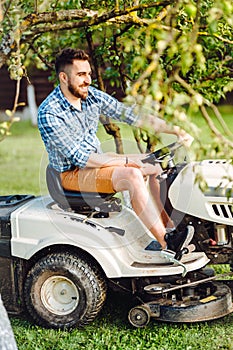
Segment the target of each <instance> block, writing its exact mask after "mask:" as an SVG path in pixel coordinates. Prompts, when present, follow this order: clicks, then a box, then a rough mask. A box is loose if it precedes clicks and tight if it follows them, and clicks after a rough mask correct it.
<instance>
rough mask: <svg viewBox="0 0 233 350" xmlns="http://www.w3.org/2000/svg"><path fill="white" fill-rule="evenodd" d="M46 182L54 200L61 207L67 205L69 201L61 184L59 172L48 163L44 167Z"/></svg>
mask: <svg viewBox="0 0 233 350" xmlns="http://www.w3.org/2000/svg"><path fill="white" fill-rule="evenodd" d="M46 183H47V187H48V190H49V194H50V196H51V197H52V198H53V200H54V201H55V202H57V203H58V204H61V205H62V206H63V207H69V202H68V200H67V198H66V196H65V191H64V189H63V187H62V184H61V179H60V175H59V172H58V171H57V170H55V169H54V168H52V167H51V166H50V165H48V166H47V169H46Z"/></svg>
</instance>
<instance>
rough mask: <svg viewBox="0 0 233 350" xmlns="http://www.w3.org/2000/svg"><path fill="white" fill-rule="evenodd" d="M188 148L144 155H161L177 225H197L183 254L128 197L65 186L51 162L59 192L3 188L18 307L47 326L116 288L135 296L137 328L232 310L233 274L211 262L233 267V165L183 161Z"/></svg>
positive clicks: (2, 221)
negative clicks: (160, 237) (160, 238)
mask: <svg viewBox="0 0 233 350" xmlns="http://www.w3.org/2000/svg"><path fill="white" fill-rule="evenodd" d="M180 150H181V148H180V145H179V144H178V143H172V144H170V145H168V146H166V147H162V148H161V149H160V150H157V151H155V152H153V153H151V154H149V155H145V159H144V160H143V162H149V163H152V164H155V163H161V166H162V168H163V172H162V174H161V175H160V177H159V180H160V185H161V200H162V202H163V203H164V206H165V208H166V210H167V212H168V213H169V215H170V216H171V218H172V219H173V221H174V223H175V225H176V227H177V229H178V230H182V229H183V228H184V227H186V226H187V225H191V226H193V227H194V230H195V234H194V238H193V240H192V242H191V245H190V247H191V248H190V247H189V249H184V251H183V255H182V258H181V259H180V260H176V259H175V254H174V253H173V252H171V251H167V250H161V249H159V247H158V242H156V241H155V239H154V238H153V236H152V235H151V233H150V231H149V230H148V229H147V228H146V227H145V226H144V224H143V223H142V222H141V221H140V219H139V218H138V216H137V215H136V214H135V213H134V211H133V210H132V208H131V207H130V206H129V205H126V204H125V203H124V201H123V200H122V198H120V197H119V196H117V195H116V194H103V193H102V194H98V193H90V192H86V193H80V192H71V191H65V190H64V189H63V188H62V186H61V182H60V177H59V174H58V173H57V172H56V170H54V169H52V168H51V167H50V166H48V167H47V171H46V180H47V186H48V190H49V195H44V196H38V197H35V196H33V195H27V194H25V195H21V194H20V195H19V194H13V195H6V196H2V197H0V262H1V263H0V286H1V296H2V299H3V302H4V305H5V307H6V309H7V311H8V313H9V314H20V313H24V314H25V315H27V316H28V317H30V318H31V319H32V321H33V323H35V324H38V325H40V326H43V327H51V328H60V329H69V328H73V327H81V326H85V325H87V324H89V323H90V322H92V321H93V320H94V319H95V317H96V316H97V315H98V314H99V312H100V310H101V309H102V307H103V306H104V304H105V301H106V297H107V295H108V293H109V292H110V291H111V290H113V291H114V292H117V293H118V295H119V298H121V294H122V295H123V294H125V293H126V294H127V295H129V296H130V299H131V302H132V303H131V306H130V307H129V311H128V321H129V323H130V324H131V325H133V326H135V327H145V326H146V325H147V324H148V322H149V321H150V319H151V318H153V319H155V320H158V321H166V322H197V321H206V320H213V319H217V318H220V317H223V316H225V315H228V314H230V313H231V312H232V310H233V306H232V291H231V290H232V287H233V286H232V283H231V280H225V279H224V280H223V278H222V279H221V278H220V280H219V276H218V275H216V274H215V272H214V269H213V268H211V267H209V266H210V265H214V264H229V266H233V243H232V242H233V238H232V237H233V195H232V177H233V167H232V164H231V162H230V161H226V160H221V159H220V160H203V161H195V162H192V161H188V160H187V157H183V158H182V157H181V158H182V159H181V160H180V157H177V154H178V153H179V152H180ZM178 158H179V159H178ZM197 174H199V177H200V176H201V177H202V178H203V179H204V181H205V184H206V186H205V188H204V189H203V188H202V189H200V185H199V183H198V181H196V180H197ZM200 174H201V175H200ZM194 248H195V249H194ZM229 274H231V273H229Z"/></svg>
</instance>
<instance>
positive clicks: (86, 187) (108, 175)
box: [60, 167, 116, 193]
mask: <svg viewBox="0 0 233 350" xmlns="http://www.w3.org/2000/svg"><path fill="white" fill-rule="evenodd" d="M114 169H115V167H104V168H84V169H78V168H75V169H74V170H68V171H65V172H63V173H61V174H60V177H61V182H62V187H63V188H64V189H65V190H68V191H80V192H98V193H114V192H116V191H115V190H114V189H113V185H112V173H113V170H114Z"/></svg>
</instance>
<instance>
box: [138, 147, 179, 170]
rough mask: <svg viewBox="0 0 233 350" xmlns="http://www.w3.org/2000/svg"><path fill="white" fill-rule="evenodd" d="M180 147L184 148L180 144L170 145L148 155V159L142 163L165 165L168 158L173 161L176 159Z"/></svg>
mask: <svg viewBox="0 0 233 350" xmlns="http://www.w3.org/2000/svg"><path fill="white" fill-rule="evenodd" d="M180 147H182V144H181V143H179V142H174V143H171V144H170V145H167V146H165V147H163V148H160V149H159V150H157V151H155V152H152V153H150V154H148V155H147V157H146V158H144V159H142V163H149V164H152V165H155V164H158V163H163V161H164V159H165V158H166V157H168V160H171V159H173V158H174V155H175V151H176V150H177V149H178V148H180Z"/></svg>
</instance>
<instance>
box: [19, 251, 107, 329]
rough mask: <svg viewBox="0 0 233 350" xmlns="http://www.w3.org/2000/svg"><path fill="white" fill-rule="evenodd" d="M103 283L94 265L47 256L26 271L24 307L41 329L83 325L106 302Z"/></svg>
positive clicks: (66, 256)
mask: <svg viewBox="0 0 233 350" xmlns="http://www.w3.org/2000/svg"><path fill="white" fill-rule="evenodd" d="M106 289H107V288H106V282H105V279H104V277H103V275H102V273H101V271H100V269H98V268H97V266H95V265H94V264H91V265H90V264H89V263H88V262H87V261H86V260H85V259H83V258H80V257H78V256H75V255H73V254H70V253H54V254H50V255H48V256H46V257H44V258H42V259H41V260H40V261H38V262H37V263H36V264H35V265H34V266H33V267H32V269H31V270H30V271H29V273H28V275H27V277H26V281H25V286H24V299H25V304H26V308H27V310H28V312H29V314H30V315H31V317H32V319H33V321H34V322H35V323H37V324H38V325H41V326H46V327H52V328H62V329H64V328H71V327H77V326H78V327H81V326H84V325H86V324H88V323H90V322H91V321H93V320H94V318H95V317H96V316H97V314H98V313H99V311H100V310H101V309H102V306H103V305H104V302H105V300H106Z"/></svg>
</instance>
